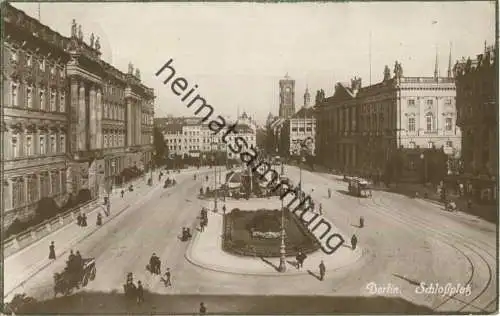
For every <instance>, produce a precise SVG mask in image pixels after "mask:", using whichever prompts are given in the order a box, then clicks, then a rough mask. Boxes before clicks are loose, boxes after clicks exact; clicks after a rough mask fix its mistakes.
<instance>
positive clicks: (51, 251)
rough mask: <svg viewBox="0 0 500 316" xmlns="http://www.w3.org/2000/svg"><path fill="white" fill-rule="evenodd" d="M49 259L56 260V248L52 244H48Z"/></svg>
mask: <svg viewBox="0 0 500 316" xmlns="http://www.w3.org/2000/svg"><path fill="white" fill-rule="evenodd" d="M49 259H52V260H55V259H56V246H54V242H53V241H52V242H50V246H49Z"/></svg>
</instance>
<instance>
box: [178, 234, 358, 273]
mask: <svg viewBox="0 0 500 316" xmlns="http://www.w3.org/2000/svg"><path fill="white" fill-rule="evenodd" d="M199 234H200V232H199V231H198V230H196V234H195V236H193V237H194V238H193V239H192V241H191V243H190V244H189V246H188V249H187V250H186V252H185V253H184V258H186V260H187V261H188V262H189V263H191V264H192V265H194V266H196V267H198V268H202V269H205V270H209V271H214V272H219V273H226V274H232V275H240V276H262V277H295V276H300V275H308V274H309V273H308V272H307V271H308V270H307V269H306V270H303V271H296V272H285V273H279V272H260V273H257V272H244V271H236V270H233V271H230V270H227V269H226V268H223V267H219V266H215V265H207V264H202V263H199V262H198V261H197V260H195V259H194V258H193V256H192V252H193V244H194V243H195V242H196V241H197V240H198V238H199ZM356 250H359V251H355V253H356V254H355V260H354V261H351V262H348V263H346V264H343V265H340V266H337V267H335V268H331V269H327V270H326V271H329V272H335V271H338V270H341V269H344V268H346V267H347V266H350V265H352V264H354V263H356V262H358V261H360V259H362V258H363V257H365V255H366V254H367V252H366V251H365V250H364V248H360V247H358V248H356ZM317 251H321V250H317ZM249 258H250V257H249Z"/></svg>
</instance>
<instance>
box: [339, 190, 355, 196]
mask: <svg viewBox="0 0 500 316" xmlns="http://www.w3.org/2000/svg"><path fill="white" fill-rule="evenodd" d="M335 191H337V192H338V193H340V194H343V195H348V196H351V197H353V196H352V195H351V194H350V193H349V191H346V190H335Z"/></svg>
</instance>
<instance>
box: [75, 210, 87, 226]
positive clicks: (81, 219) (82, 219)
mask: <svg viewBox="0 0 500 316" xmlns="http://www.w3.org/2000/svg"><path fill="white" fill-rule="evenodd" d="M76 223H77V224H78V226H80V227H86V226H87V214H85V213H83V214H82V213H79V214H78V216H77V218H76Z"/></svg>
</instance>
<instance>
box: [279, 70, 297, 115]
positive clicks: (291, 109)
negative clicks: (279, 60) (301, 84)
mask: <svg viewBox="0 0 500 316" xmlns="http://www.w3.org/2000/svg"><path fill="white" fill-rule="evenodd" d="M279 87H280V94H279V102H280V108H279V116H280V117H281V118H284V119H287V118H289V117H290V116H292V115H293V114H294V113H295V80H293V79H291V78H290V77H289V76H288V74H286V76H285V78H284V79H281V80H280V81H279Z"/></svg>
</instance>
